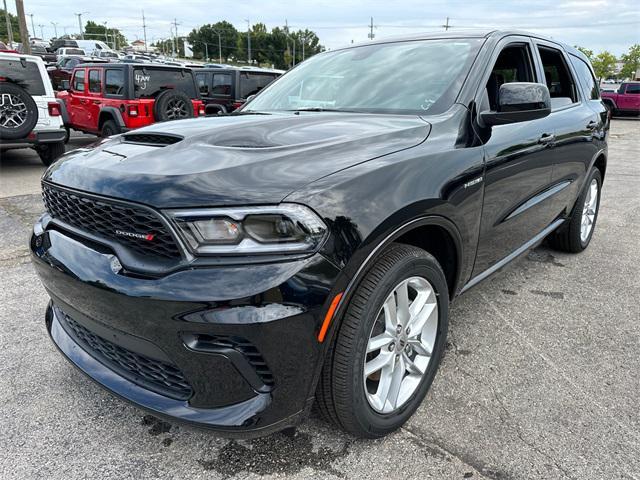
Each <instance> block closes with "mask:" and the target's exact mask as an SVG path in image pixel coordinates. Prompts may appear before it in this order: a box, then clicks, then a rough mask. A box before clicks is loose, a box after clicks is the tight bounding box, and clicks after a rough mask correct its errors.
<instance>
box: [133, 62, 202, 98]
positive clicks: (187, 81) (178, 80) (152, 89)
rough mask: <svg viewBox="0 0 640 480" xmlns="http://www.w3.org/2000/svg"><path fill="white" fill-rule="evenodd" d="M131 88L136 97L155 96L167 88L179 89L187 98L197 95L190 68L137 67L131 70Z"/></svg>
mask: <svg viewBox="0 0 640 480" xmlns="http://www.w3.org/2000/svg"><path fill="white" fill-rule="evenodd" d="M133 88H134V95H135V97H136V98H141V97H147V98H148V97H155V96H157V95H158V94H159V93H160V92H162V91H163V90H166V89H167V88H175V89H176V90H180V91H181V92H183V93H185V94H186V95H187V96H188V97H189V98H196V97H197V94H196V89H195V85H194V81H193V75H192V73H191V71H190V70H164V69H162V70H161V69H159V68H148V67H138V68H136V69H135V70H134V71H133Z"/></svg>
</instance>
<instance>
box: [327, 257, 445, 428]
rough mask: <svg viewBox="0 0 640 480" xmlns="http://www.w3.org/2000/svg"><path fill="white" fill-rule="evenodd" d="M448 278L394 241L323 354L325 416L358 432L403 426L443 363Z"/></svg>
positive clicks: (431, 261) (431, 259)
mask: <svg viewBox="0 0 640 480" xmlns="http://www.w3.org/2000/svg"><path fill="white" fill-rule="evenodd" d="M448 304H449V296H448V290H447V283H446V279H445V276H444V273H443V272H442V269H441V268H440V266H439V265H438V262H437V261H436V259H435V258H434V257H433V256H431V255H430V254H429V253H427V252H425V251H424V250H421V249H419V248H416V247H412V246H408V245H401V244H392V245H391V246H390V247H388V248H387V249H386V250H385V251H384V252H383V253H382V254H381V256H380V258H379V259H378V261H376V263H375V265H374V266H373V267H372V268H371V270H370V271H369V272H368V273H367V275H366V276H365V278H364V279H363V280H362V282H361V284H360V286H359V287H358V289H357V290H356V291H355V292H354V294H353V297H352V298H351V300H350V302H349V306H348V308H347V311H346V313H345V317H344V320H343V321H342V324H341V325H340V329H339V330H338V332H337V333H336V338H335V340H334V342H333V344H332V345H331V347H330V350H329V352H328V353H327V358H326V361H325V365H324V367H323V372H322V377H321V380H320V384H319V386H318V391H317V393H316V398H317V404H318V407H319V409H320V411H321V413H322V414H323V416H324V417H325V418H326V419H327V420H329V421H331V422H333V423H335V424H337V425H338V426H340V427H342V428H343V429H345V430H346V431H347V432H349V433H351V434H353V435H356V436H359V437H369V438H375V437H381V436H384V435H386V434H388V433H390V432H392V431H394V430H396V429H398V428H400V427H401V426H402V425H403V424H404V423H405V422H406V421H407V420H408V419H409V417H410V416H411V415H412V414H413V413H414V412H415V410H416V409H417V408H418V407H419V406H420V403H421V402H422V400H423V399H424V397H425V395H426V393H427V391H428V389H429V387H430V385H431V382H432V381H433V378H434V376H435V373H436V371H437V369H438V366H439V364H440V358H441V356H442V352H443V350H444V345H445V340H446V335H447V327H448V319H447V316H448Z"/></svg>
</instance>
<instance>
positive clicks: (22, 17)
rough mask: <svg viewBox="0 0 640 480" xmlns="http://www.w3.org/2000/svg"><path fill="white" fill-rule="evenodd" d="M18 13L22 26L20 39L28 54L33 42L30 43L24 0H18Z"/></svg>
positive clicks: (20, 25) (19, 23) (19, 22)
mask: <svg viewBox="0 0 640 480" xmlns="http://www.w3.org/2000/svg"><path fill="white" fill-rule="evenodd" d="M16 13H17V14H18V26H19V27H20V41H21V42H22V49H23V51H24V53H26V54H27V55H30V54H31V44H30V43H29V30H27V19H26V17H25V15H24V2H23V1H22V0H16Z"/></svg>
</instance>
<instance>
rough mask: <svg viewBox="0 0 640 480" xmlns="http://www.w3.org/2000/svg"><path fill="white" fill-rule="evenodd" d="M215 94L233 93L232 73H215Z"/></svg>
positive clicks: (227, 94)
mask: <svg viewBox="0 0 640 480" xmlns="http://www.w3.org/2000/svg"><path fill="white" fill-rule="evenodd" d="M213 95H224V96H227V97H228V96H230V95H231V75H229V74H228V73H214V74H213Z"/></svg>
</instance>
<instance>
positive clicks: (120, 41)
mask: <svg viewBox="0 0 640 480" xmlns="http://www.w3.org/2000/svg"><path fill="white" fill-rule="evenodd" d="M107 30H108V31H107ZM105 33H106V35H105ZM114 33H115V35H116V44H115V45H114V44H113V34H114ZM84 35H85V38H86V39H90V40H100V41H101V42H105V43H107V44H108V45H109V46H110V47H112V48H115V49H120V48H122V47H125V46H127V45H128V43H127V38H126V37H125V36H124V35H123V34H122V33H120V30H118V29H117V28H111V27H108V26H105V25H102V24H100V23H96V22H93V21H91V20H89V21H88V22H87V23H86V25H85V26H84ZM107 37H108V39H107Z"/></svg>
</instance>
